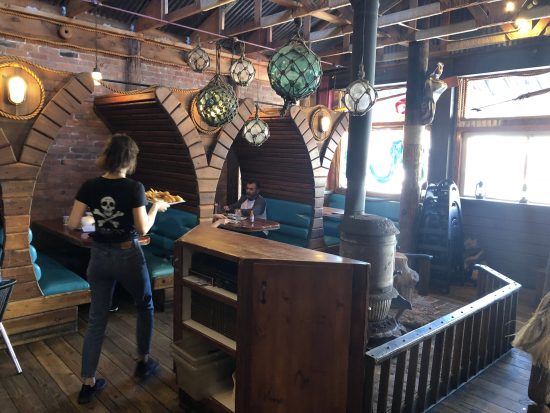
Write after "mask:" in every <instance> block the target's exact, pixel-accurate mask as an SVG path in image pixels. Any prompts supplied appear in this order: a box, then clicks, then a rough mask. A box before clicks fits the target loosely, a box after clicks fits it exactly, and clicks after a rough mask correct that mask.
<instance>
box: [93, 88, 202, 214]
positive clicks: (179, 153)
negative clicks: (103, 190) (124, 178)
mask: <svg viewBox="0 0 550 413" xmlns="http://www.w3.org/2000/svg"><path fill="white" fill-rule="evenodd" d="M95 110H96V112H97V114H98V115H99V116H100V117H101V119H102V120H103V121H104V122H105V124H106V125H107V127H108V128H109V129H110V130H111V131H112V132H113V133H117V132H124V133H127V134H128V135H129V136H131V137H132V138H133V139H134V140H135V141H136V143H137V144H138V146H139V149H140V152H139V155H138V165H137V168H136V172H135V174H134V176H133V178H134V179H137V180H138V181H140V182H142V183H143V185H144V186H145V188H146V190H147V189H149V188H154V189H158V190H163V191H170V193H172V194H175V195H180V196H181V197H182V198H183V199H185V200H186V201H187V202H186V203H185V204H183V205H177V206H176V208H179V209H183V210H187V211H189V212H192V213H195V214H198V213H199V209H198V206H199V191H198V188H197V176H196V173H195V169H194V166H193V162H192V161H191V157H190V154H189V149H188V148H187V145H186V144H185V142H184V141H183V140H182V138H181V133H180V132H179V130H178V128H177V126H176V125H175V124H174V122H173V121H172V119H171V117H170V113H167V111H166V110H165V108H164V107H163V106H162V104H161V103H160V102H159V101H158V99H157V96H156V94H155V91H154V90H152V91H150V92H145V93H140V94H134V95H109V96H104V97H97V98H96V99H95Z"/></svg>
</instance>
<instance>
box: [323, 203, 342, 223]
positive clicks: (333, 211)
mask: <svg viewBox="0 0 550 413" xmlns="http://www.w3.org/2000/svg"><path fill="white" fill-rule="evenodd" d="M323 217H332V218H336V219H338V220H341V219H342V218H343V217H344V210H343V209H339V208H332V207H327V206H324V207H323Z"/></svg>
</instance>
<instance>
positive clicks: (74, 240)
mask: <svg viewBox="0 0 550 413" xmlns="http://www.w3.org/2000/svg"><path fill="white" fill-rule="evenodd" d="M32 224H33V225H35V226H36V227H37V228H39V229H41V230H43V231H45V232H47V233H49V234H52V235H55V236H57V237H59V238H62V239H63V240H65V241H67V242H69V243H70V244H72V245H76V246H77V247H82V248H91V247H92V244H93V240H92V238H91V237H90V234H89V233H87V232H82V231H80V230H75V229H70V228H69V227H68V226H67V225H63V220H62V219H61V217H59V218H57V219H48V220H43V221H33V223H32ZM150 241H151V239H150V238H149V236H148V235H145V236H142V237H140V238H139V243H140V244H141V245H148V244H149V242H150Z"/></svg>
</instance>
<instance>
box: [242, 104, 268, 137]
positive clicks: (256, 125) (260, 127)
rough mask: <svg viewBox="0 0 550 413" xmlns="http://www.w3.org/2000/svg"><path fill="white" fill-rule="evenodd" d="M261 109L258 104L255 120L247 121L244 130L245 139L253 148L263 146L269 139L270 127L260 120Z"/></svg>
mask: <svg viewBox="0 0 550 413" xmlns="http://www.w3.org/2000/svg"><path fill="white" fill-rule="evenodd" d="M259 113H260V107H259V106H258V103H256V115H255V116H254V119H252V120H249V121H247V122H246V123H245V124H244V128H243V137H244V138H245V139H246V140H247V141H248V143H250V144H251V145H253V146H261V145H262V144H263V143H264V142H265V141H267V140H268V139H269V134H270V133H269V125H268V124H267V123H265V122H264V121H263V120H261V119H260V116H259Z"/></svg>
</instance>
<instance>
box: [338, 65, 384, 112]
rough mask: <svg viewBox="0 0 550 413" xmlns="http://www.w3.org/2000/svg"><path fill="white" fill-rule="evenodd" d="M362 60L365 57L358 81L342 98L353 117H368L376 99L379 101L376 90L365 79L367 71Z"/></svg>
mask: <svg viewBox="0 0 550 413" xmlns="http://www.w3.org/2000/svg"><path fill="white" fill-rule="evenodd" d="M362 60H363V57H362V56H361V64H360V65H359V76H358V79H357V80H355V81H353V82H351V83H350V84H349V86H348V87H347V88H346V93H344V97H343V98H342V103H343V104H344V106H345V107H346V108H347V109H348V111H349V113H351V114H352V116H363V115H366V114H367V112H368V111H369V110H371V108H372V107H373V106H374V104H375V103H376V99H378V93H377V92H376V89H375V88H373V87H372V85H371V84H370V82H369V81H368V80H367V79H365V69H364V67H363V62H362Z"/></svg>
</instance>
